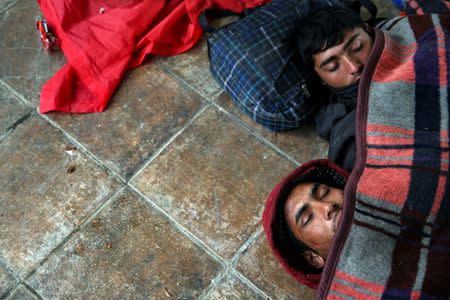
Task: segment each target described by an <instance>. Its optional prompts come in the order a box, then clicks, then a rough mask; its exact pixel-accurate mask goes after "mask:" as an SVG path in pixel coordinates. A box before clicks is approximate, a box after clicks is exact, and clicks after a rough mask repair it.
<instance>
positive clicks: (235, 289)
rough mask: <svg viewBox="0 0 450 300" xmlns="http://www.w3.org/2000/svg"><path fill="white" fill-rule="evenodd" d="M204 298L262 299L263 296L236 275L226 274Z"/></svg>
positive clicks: (211, 299) (212, 299) (209, 299)
mask: <svg viewBox="0 0 450 300" xmlns="http://www.w3.org/2000/svg"><path fill="white" fill-rule="evenodd" d="M205 299H208V300H215V299H217V300H219V299H220V300H222V299H264V297H262V296H261V295H259V294H258V293H256V292H255V291H253V290H252V289H251V288H249V287H248V286H247V285H245V284H244V283H242V282H241V281H240V280H239V279H238V278H237V277H236V276H233V275H230V274H228V275H227V276H225V277H224V278H222V280H221V281H220V282H219V283H218V284H217V285H216V286H215V287H214V288H213V289H211V290H210V291H209V292H208V294H207V295H206V296H205Z"/></svg>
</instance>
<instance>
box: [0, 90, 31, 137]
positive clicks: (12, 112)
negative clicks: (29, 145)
mask: <svg viewBox="0 0 450 300" xmlns="http://www.w3.org/2000/svg"><path fill="white" fill-rule="evenodd" d="M0 107H1V109H0V141H1V140H2V135H4V134H6V133H7V132H9V131H11V130H13V128H14V126H16V125H17V123H20V120H21V118H23V117H25V116H26V115H27V114H29V113H30V112H31V109H30V108H28V107H25V106H24V105H23V104H22V103H20V102H19V101H18V100H17V98H16V97H14V96H13V95H12V94H11V93H10V92H9V91H8V90H7V89H5V88H4V87H3V86H2V85H1V84H0Z"/></svg>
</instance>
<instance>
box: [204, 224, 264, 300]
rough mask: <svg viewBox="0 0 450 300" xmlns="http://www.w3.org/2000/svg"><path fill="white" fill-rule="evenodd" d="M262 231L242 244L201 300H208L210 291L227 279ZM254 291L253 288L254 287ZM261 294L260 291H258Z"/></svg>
mask: <svg viewBox="0 0 450 300" xmlns="http://www.w3.org/2000/svg"><path fill="white" fill-rule="evenodd" d="M261 232H262V229H261V228H258V229H257V230H256V231H255V232H254V233H253V234H252V235H251V236H250V237H249V238H248V239H247V241H245V242H244V244H242V246H241V247H239V249H238V251H236V254H235V255H234V256H233V257H232V258H231V260H230V261H228V262H227V264H226V266H225V268H224V269H223V270H222V271H220V272H219V273H217V275H216V277H214V279H212V280H211V284H210V285H209V286H208V287H207V288H206V289H205V290H204V291H203V293H202V296H200V298H199V299H204V300H207V299H208V298H207V297H208V294H209V293H210V291H211V290H212V289H214V288H215V287H216V286H217V284H218V283H219V282H220V281H221V280H222V279H223V278H224V277H226V275H227V274H229V272H230V270H232V269H233V268H234V267H235V265H236V263H237V260H238V259H239V256H240V255H241V254H242V253H244V252H245V251H246V250H247V249H248V247H250V245H251V244H253V243H254V242H255V241H256V239H257V238H258V237H259V235H260V234H261ZM252 289H253V287H252ZM257 292H258V293H259V291H257Z"/></svg>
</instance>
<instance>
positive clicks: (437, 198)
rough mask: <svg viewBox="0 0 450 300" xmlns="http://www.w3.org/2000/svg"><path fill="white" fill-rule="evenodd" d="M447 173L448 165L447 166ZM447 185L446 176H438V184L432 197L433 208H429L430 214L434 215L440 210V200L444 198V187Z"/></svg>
mask: <svg viewBox="0 0 450 300" xmlns="http://www.w3.org/2000/svg"><path fill="white" fill-rule="evenodd" d="M446 170H447V172H448V165H447V169H446ZM446 184H447V176H440V177H439V183H438V186H437V190H436V196H435V197H434V202H433V206H432V207H431V212H432V213H433V214H434V215H436V214H437V212H438V211H439V208H441V203H442V199H443V198H444V193H445V185H446Z"/></svg>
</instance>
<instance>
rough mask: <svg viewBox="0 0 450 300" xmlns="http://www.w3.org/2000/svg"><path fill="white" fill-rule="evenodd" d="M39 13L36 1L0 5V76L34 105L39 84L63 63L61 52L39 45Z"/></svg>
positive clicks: (37, 101) (37, 98)
mask: <svg viewBox="0 0 450 300" xmlns="http://www.w3.org/2000/svg"><path fill="white" fill-rule="evenodd" d="M40 15H42V13H41V11H40V9H39V6H38V4H37V2H36V1H33V0H18V1H14V3H13V1H7V2H6V3H4V4H3V5H2V7H0V36H1V37H2V41H1V43H0V57H2V63H1V64H0V79H2V80H3V81H5V82H6V83H7V84H9V85H10V86H11V87H12V88H14V89H15V90H16V91H17V92H18V93H19V94H21V95H22V96H24V97H25V99H27V100H28V101H29V102H31V103H32V104H34V105H36V106H37V105H38V103H39V93H40V90H41V87H42V85H43V84H44V83H45V82H46V81H47V80H48V79H50V77H51V76H53V74H54V73H56V72H57V71H58V70H59V69H60V68H61V67H62V66H63V65H64V63H65V58H64V55H63V54H62V52H61V51H55V52H51V53H48V52H46V51H45V49H44V48H43V47H42V44H41V41H40V38H39V33H38V31H37V30H36V24H35V18H36V16H40Z"/></svg>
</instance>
